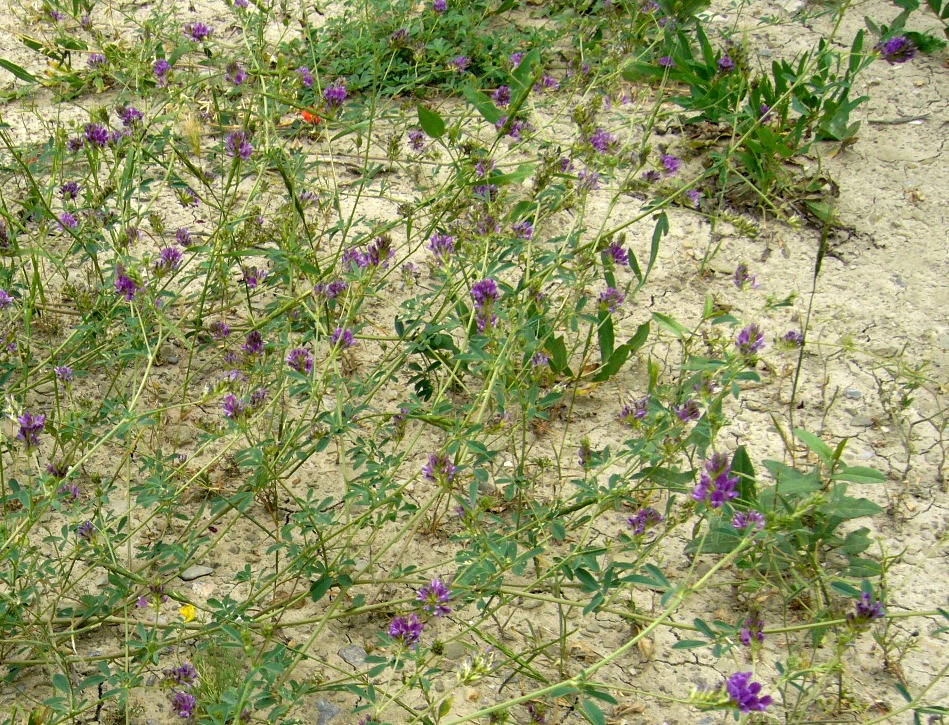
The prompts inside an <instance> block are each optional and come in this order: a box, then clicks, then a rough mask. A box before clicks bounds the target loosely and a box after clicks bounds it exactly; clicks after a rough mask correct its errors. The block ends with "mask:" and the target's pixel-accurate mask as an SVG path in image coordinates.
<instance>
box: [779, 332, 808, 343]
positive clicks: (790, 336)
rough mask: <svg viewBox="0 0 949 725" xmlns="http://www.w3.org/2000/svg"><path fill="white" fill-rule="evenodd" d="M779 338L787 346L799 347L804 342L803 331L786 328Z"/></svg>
mask: <svg viewBox="0 0 949 725" xmlns="http://www.w3.org/2000/svg"><path fill="white" fill-rule="evenodd" d="M781 340H782V342H784V343H785V344H786V345H788V346H789V347H800V346H801V345H803V344H804V333H803V332H798V331H797V330H788V331H787V332H785V333H784V337H782V338H781Z"/></svg>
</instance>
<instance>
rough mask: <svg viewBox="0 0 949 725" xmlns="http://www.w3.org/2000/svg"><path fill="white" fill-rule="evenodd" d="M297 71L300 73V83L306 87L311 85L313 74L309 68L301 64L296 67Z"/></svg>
mask: <svg viewBox="0 0 949 725" xmlns="http://www.w3.org/2000/svg"><path fill="white" fill-rule="evenodd" d="M297 73H298V74H299V75H300V83H302V84H303V85H304V87H306V88H312V87H313V74H312V73H311V72H310V69H309V68H307V67H306V66H305V65H301V66H300V67H299V68H297Z"/></svg>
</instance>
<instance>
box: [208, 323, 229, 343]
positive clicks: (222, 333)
mask: <svg viewBox="0 0 949 725" xmlns="http://www.w3.org/2000/svg"><path fill="white" fill-rule="evenodd" d="M209 329H210V330H211V336H212V337H213V338H214V339H215V340H223V339H224V338H225V337H227V336H228V335H230V334H231V328H230V327H228V324H227V323H226V322H219V321H215V322H212V323H211V325H210V327H209Z"/></svg>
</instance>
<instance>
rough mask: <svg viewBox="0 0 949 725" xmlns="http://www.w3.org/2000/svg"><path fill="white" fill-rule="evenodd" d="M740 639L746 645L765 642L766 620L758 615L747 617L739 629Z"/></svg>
mask: <svg viewBox="0 0 949 725" xmlns="http://www.w3.org/2000/svg"><path fill="white" fill-rule="evenodd" d="M738 641H739V642H741V643H742V644H743V645H744V646H745V647H751V643H752V642H758V643H759V644H760V643H761V642H764V622H762V621H761V620H760V619H758V617H757V616H752V617H746V618H745V621H744V624H742V627H741V629H740V630H739V631H738Z"/></svg>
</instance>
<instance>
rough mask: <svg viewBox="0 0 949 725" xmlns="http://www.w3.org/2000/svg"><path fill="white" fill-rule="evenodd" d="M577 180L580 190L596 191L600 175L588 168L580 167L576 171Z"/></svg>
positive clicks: (598, 186)
mask: <svg viewBox="0 0 949 725" xmlns="http://www.w3.org/2000/svg"><path fill="white" fill-rule="evenodd" d="M577 182H578V183H577V187H578V188H579V189H580V190H581V191H596V190H597V189H599V188H600V175H599V174H598V173H596V172H595V171H591V170H589V169H581V170H580V171H579V172H578V173H577Z"/></svg>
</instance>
